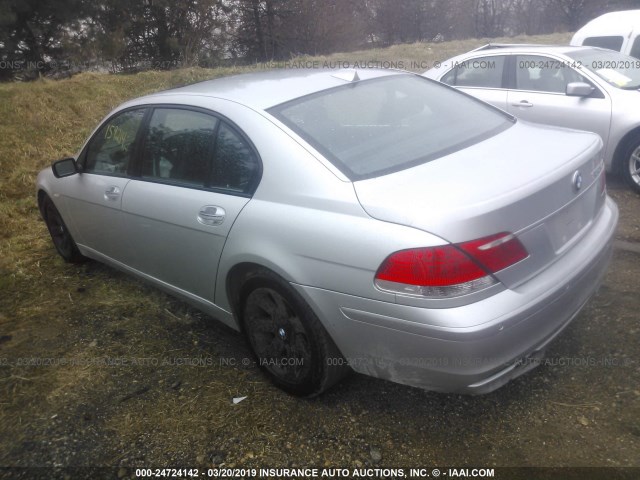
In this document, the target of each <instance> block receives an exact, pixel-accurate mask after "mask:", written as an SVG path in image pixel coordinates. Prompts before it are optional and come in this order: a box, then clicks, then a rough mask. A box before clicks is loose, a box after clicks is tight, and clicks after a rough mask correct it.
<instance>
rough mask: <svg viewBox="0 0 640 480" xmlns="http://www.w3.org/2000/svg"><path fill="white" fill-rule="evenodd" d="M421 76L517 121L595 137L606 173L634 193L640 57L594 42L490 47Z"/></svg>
mask: <svg viewBox="0 0 640 480" xmlns="http://www.w3.org/2000/svg"><path fill="white" fill-rule="evenodd" d="M424 76H426V77H428V78H432V79H435V80H439V81H441V82H443V83H446V84H448V85H451V86H454V87H456V88H458V89H460V90H462V91H464V92H466V93H468V94H470V95H473V96H474V97H477V98H479V99H480V100H484V101H485V102H488V103H491V104H492V105H494V106H496V107H498V108H501V109H502V110H505V111H507V112H509V113H511V114H512V115H514V116H516V117H518V118H520V119H522V120H528V121H531V122H537V123H544V124H548V125H556V126H561V127H568V128H573V129H579V130H588V131H591V132H595V133H597V134H599V135H600V137H601V138H602V140H603V142H604V145H605V149H604V161H605V165H606V168H607V170H608V171H614V172H617V173H620V174H621V175H622V176H623V177H624V179H625V180H626V182H627V183H628V184H629V185H630V186H631V187H632V188H633V189H634V190H635V191H636V192H639V193H640V92H639V91H638V90H639V89H640V60H639V59H636V58H632V57H629V56H627V55H623V54H621V53H618V52H614V51H612V50H607V49H602V48H595V47H573V46H549V45H510V44H489V45H485V46H484V47H480V48H478V49H476V50H473V51H471V52H468V53H465V54H463V55H459V56H457V57H454V58H451V59H449V60H446V61H444V62H442V63H441V64H440V66H439V67H437V68H433V69H431V70H429V71H427V72H425V73H424ZM526 147H527V148H535V147H536V146H535V145H527V146H526Z"/></svg>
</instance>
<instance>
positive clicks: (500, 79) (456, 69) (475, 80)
mask: <svg viewBox="0 0 640 480" xmlns="http://www.w3.org/2000/svg"><path fill="white" fill-rule="evenodd" d="M505 59H506V56H505V55H485V56H479V57H473V58H468V59H466V60H464V61H459V62H454V64H453V68H452V69H451V70H449V71H448V72H447V73H446V74H444V75H443V76H442V78H441V79H440V81H441V82H443V83H446V84H447V85H451V86H452V87H456V88H458V89H459V90H462V91H463V92H466V93H468V94H469V95H473V96H474V97H476V98H479V99H480V100H482V101H485V102H487V103H490V104H492V105H494V106H496V107H498V108H501V109H502V110H506V109H507V90H506V89H505V78H504V66H505V63H506V62H505Z"/></svg>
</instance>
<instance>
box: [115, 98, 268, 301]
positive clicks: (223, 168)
mask: <svg viewBox="0 0 640 480" xmlns="http://www.w3.org/2000/svg"><path fill="white" fill-rule="evenodd" d="M142 143H143V146H142V154H141V156H140V164H139V166H138V168H139V171H138V176H137V177H136V178H134V179H132V180H131V182H130V183H129V184H128V185H127V188H126V191H125V194H124V196H123V202H122V211H123V219H124V222H125V225H126V229H127V238H128V240H129V242H130V244H131V245H132V249H131V251H130V257H129V258H128V259H127V262H126V263H127V264H128V265H129V266H131V267H133V268H135V269H136V270H138V271H139V272H142V273H143V274H146V275H148V276H150V277H152V278H153V279H155V280H157V281H158V282H161V283H163V284H165V285H169V286H171V287H173V288H174V289H177V290H180V291H183V292H188V293H189V294H191V295H195V296H197V297H199V298H203V299H205V300H209V301H213V299H214V288H215V278H216V272H217V267H218V262H219V259H220V255H221V253H222V249H223V247H224V244H225V241H226V239H227V236H228V234H229V231H230V230H231V227H232V226H233V223H234V221H235V219H236V217H237V216H238V215H239V213H240V212H241V210H242V208H243V207H244V206H245V205H246V204H247V202H249V200H250V198H251V194H252V193H253V191H254V190H255V187H256V186H257V182H258V180H259V174H260V171H261V170H260V163H259V158H258V155H257V153H256V152H255V150H254V148H253V147H252V146H251V144H250V142H249V141H248V140H247V138H246V137H245V136H244V135H243V134H242V133H240V131H239V130H238V129H237V128H235V127H233V126H232V125H231V124H230V123H229V122H228V121H226V120H223V119H222V118H219V117H217V116H214V115H211V114H210V113H207V112H205V111H200V110H194V109H185V108H176V107H157V108H154V109H153V112H152V114H151V117H150V121H149V124H148V128H147V130H146V132H145V135H144V140H143V142H142Z"/></svg>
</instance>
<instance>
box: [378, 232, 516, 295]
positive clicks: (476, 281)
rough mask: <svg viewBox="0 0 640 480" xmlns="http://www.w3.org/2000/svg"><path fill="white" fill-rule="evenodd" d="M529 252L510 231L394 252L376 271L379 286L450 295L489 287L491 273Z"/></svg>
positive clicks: (389, 288) (414, 293) (493, 280)
mask: <svg viewBox="0 0 640 480" xmlns="http://www.w3.org/2000/svg"><path fill="white" fill-rule="evenodd" d="M527 256H528V253H527V251H526V249H525V248H524V246H523V245H522V244H521V243H520V241H519V240H518V239H517V238H516V237H515V236H514V235H513V234H511V233H499V234H496V235H491V236H490V237H484V238H481V239H478V240H472V241H470V242H465V243H460V244H457V245H442V246H438V247H425V248H413V249H410V250H401V251H399V252H395V253H393V254H391V255H390V256H389V257H387V258H386V259H385V261H384V262H382V265H380V268H379V269H378V272H377V273H376V285H377V286H378V287H379V288H381V289H383V290H390V291H394V292H398V293H405V294H409V295H421V296H428V297H451V296H458V295H464V294H467V293H471V292H473V291H476V290H480V289H483V288H487V287H488V286H490V285H493V284H494V283H496V280H495V279H494V278H493V277H492V276H491V274H492V273H496V272H499V271H500V270H503V269H505V268H507V267H509V266H511V265H513V264H515V263H517V262H519V261H520V260H523V259H525V258H527Z"/></svg>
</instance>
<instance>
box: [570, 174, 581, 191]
mask: <svg viewBox="0 0 640 480" xmlns="http://www.w3.org/2000/svg"><path fill="white" fill-rule="evenodd" d="M571 183H572V184H573V188H575V189H576V192H577V191H578V190H580V189H581V188H582V174H581V173H580V172H579V171H578V170H576V173H574V174H573V179H572V180H571Z"/></svg>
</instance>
